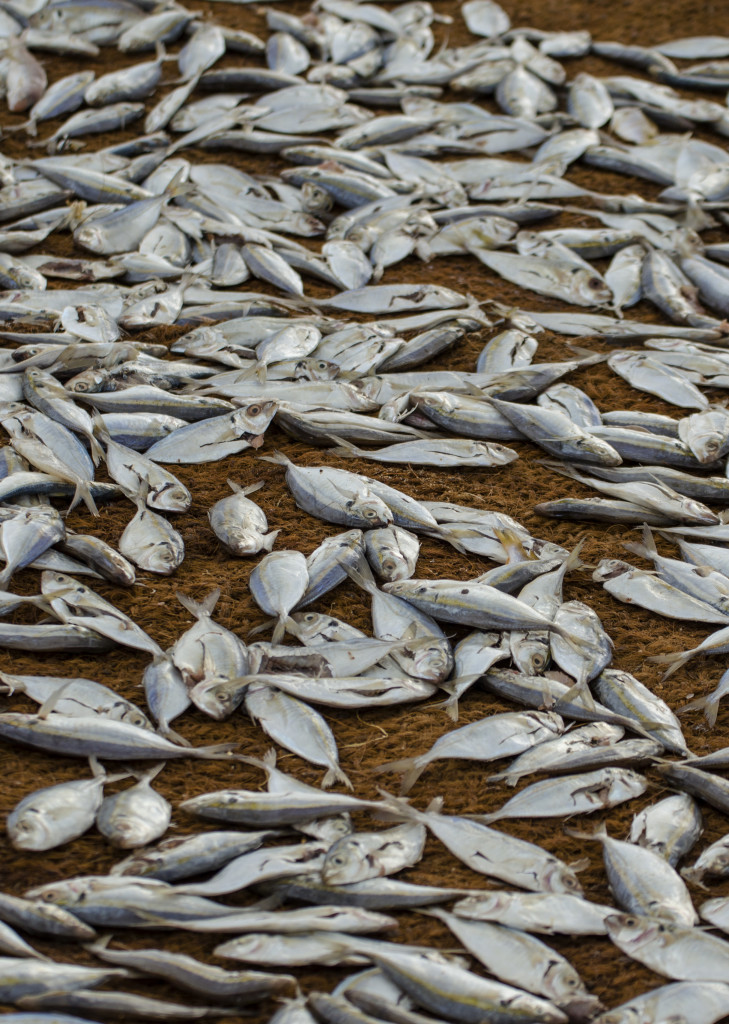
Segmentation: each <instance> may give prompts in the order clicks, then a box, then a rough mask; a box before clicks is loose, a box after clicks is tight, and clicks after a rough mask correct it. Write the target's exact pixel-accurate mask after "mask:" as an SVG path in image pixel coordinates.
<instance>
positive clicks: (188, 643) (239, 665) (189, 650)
mask: <svg viewBox="0 0 729 1024" xmlns="http://www.w3.org/2000/svg"><path fill="white" fill-rule="evenodd" d="M219 597H220V589H219V588H216V589H215V590H212V591H211V592H210V593H209V594H208V595H207V597H206V598H204V600H203V601H201V602H200V603H199V604H198V602H197V601H193V600H192V598H190V597H187V595H185V594H181V593H179V592H178V594H177V599H178V601H179V602H180V603H181V604H182V606H183V607H184V608H185V609H186V610H187V611H189V612H190V614H191V615H194V616H195V618H196V619H197V621H196V622H195V624H194V625H192V626H191V627H190V628H189V629H188V630H187V631H186V632H185V633H183V634H182V636H181V637H180V638H179V639H178V640H177V642H176V643H175V645H174V647H173V648H172V651H171V658H172V662H173V663H174V665H175V668H177V669H178V670H179V672H180V673H181V674H182V678H183V680H184V681H185V684H186V685H187V687H188V688H190V689H191V688H192V687H193V686H194V685H195V684H196V683H199V682H200V681H201V680H202V679H210V678H213V677H218V676H223V677H232V676H239V675H244V674H245V672H246V671H247V669H248V654H247V651H246V647H245V644H244V643H243V641H242V640H240V639H239V638H238V637H237V636H236V635H235V633H232V632H231V631H230V630H228V629H226V628H225V627H224V626H221V625H220V624H219V623H217V622H213V619H212V614H213V611H214V610H215V605H216V604H217V602H218V598H219Z"/></svg>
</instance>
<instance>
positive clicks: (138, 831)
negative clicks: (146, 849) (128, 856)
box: [106, 814, 154, 850]
mask: <svg viewBox="0 0 729 1024" xmlns="http://www.w3.org/2000/svg"><path fill="white" fill-rule="evenodd" d="M151 824H152V825H153V824H154V823H151ZM149 832H150V822H149V820H148V819H147V818H146V817H140V816H138V815H132V816H131V817H126V815H120V814H117V815H115V816H114V821H113V824H112V826H111V828H110V830H109V832H107V833H106V835H107V838H108V839H109V842H110V843H112V844H113V845H114V846H118V847H120V849H122V850H133V849H134V848H135V847H137V846H146V844H147V843H148V842H149V840H150V834H149Z"/></svg>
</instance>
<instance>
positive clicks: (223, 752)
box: [188, 743, 240, 761]
mask: <svg viewBox="0 0 729 1024" xmlns="http://www.w3.org/2000/svg"><path fill="white" fill-rule="evenodd" d="M239 745H240V744H238V743H213V744H211V745H210V746H207V747H189V748H188V749H189V753H190V755H191V756H192V757H199V758H203V759H205V760H209V761H229V760H230V759H231V754H232V753H233V751H234V750H236V749H237V748H238V746H239Z"/></svg>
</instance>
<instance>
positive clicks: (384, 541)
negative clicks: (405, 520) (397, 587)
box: [364, 526, 420, 583]
mask: <svg viewBox="0 0 729 1024" xmlns="http://www.w3.org/2000/svg"><path fill="white" fill-rule="evenodd" d="M364 542H365V554H366V556H367V561H368V562H369V563H370V566H371V567H372V571H373V572H375V573H376V574H377V575H378V576H380V577H381V578H382V579H384V580H387V582H388V583H393V582H395V580H408V579H410V577H411V576H412V575H413V573H414V572H415V566H416V565H417V561H418V555H419V554H420V541H419V540H418V538H417V537H416V536H415V534H413V533H410V531H409V530H403V529H401V528H400V527H399V526H386V527H383V528H382V529H379V530H368V531H367V533H366V534H365V538H364Z"/></svg>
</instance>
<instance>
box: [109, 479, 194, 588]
mask: <svg viewBox="0 0 729 1024" xmlns="http://www.w3.org/2000/svg"><path fill="white" fill-rule="evenodd" d="M145 492H147V488H146V486H145V487H143V489H142V494H141V495H140V496H139V497H136V496H135V498H134V501H135V504H136V506H137V511H136V513H135V515H134V517H133V518H132V519H131V520H130V522H129V523H128V525H127V526H126V528H125V530H124V533H123V534H122V535H121V537H120V538H119V550H120V552H121V553H122V555H124V556H125V557H126V558H128V559H129V561H130V562H134V564H135V565H137V566H139V568H140V569H147V570H148V571H149V572H156V573H160V574H161V575H163V576H169V575H170V574H171V573H173V572H174V571H175V569H177V568H178V567H179V566H180V565H181V564H182V560H183V559H184V557H185V543H184V541H183V539H182V537H181V536H180V534H179V533H178V532H177V530H175V529H173V527H172V526H170V524H169V523H168V522H167V520H166V519H165V518H164V516H160V515H158V514H157V513H156V512H153V511H152V510H151V509H150V508H148V507H147V503H146V499H145ZM147 493H148V492H147Z"/></svg>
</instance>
